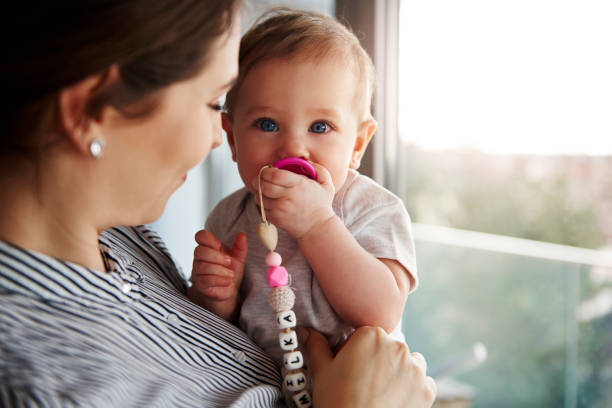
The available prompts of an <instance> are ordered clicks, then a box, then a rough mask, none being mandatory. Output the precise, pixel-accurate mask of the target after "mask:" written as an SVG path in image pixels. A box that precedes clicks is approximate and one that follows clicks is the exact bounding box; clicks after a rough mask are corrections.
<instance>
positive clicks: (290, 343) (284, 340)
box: [278, 330, 298, 351]
mask: <svg viewBox="0 0 612 408" xmlns="http://www.w3.org/2000/svg"><path fill="white" fill-rule="evenodd" d="M278 341H279V342H280V346H281V348H282V349H283V350H285V351H289V350H295V349H296V348H297V346H298V339H297V335H296V334H295V332H294V331H293V330H290V331H289V332H288V333H285V332H280V333H279V334H278Z"/></svg>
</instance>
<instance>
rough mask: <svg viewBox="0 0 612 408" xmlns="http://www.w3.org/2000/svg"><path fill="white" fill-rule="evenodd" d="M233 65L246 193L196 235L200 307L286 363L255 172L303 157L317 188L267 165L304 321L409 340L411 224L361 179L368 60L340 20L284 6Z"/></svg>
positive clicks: (238, 154) (236, 149)
mask: <svg viewBox="0 0 612 408" xmlns="http://www.w3.org/2000/svg"><path fill="white" fill-rule="evenodd" d="M239 63H240V69H239V76H238V79H237V83H236V85H235V86H234V87H233V88H232V90H231V91H230V92H229V94H228V95H227V98H226V102H225V107H224V108H225V109H224V111H225V112H224V114H223V116H222V119H223V128H224V129H225V131H226V133H227V138H228V142H229V145H230V147H231V150H232V158H233V160H234V161H236V162H237V164H238V170H239V172H240V176H241V178H242V180H243V181H244V184H245V187H244V188H242V189H240V190H238V191H236V192H234V193H233V194H231V195H230V196H228V197H226V198H224V199H223V200H222V201H221V202H220V203H219V204H218V205H217V207H216V208H215V209H214V210H213V211H212V213H211V214H210V216H209V218H208V220H207V222H206V230H204V231H200V232H198V234H197V235H196V240H197V242H198V244H199V245H198V247H197V248H196V251H195V259H194V267H193V273H192V281H193V287H192V288H191V290H192V292H193V293H195V294H196V295H197V300H198V303H200V304H201V305H203V306H204V307H206V308H208V309H209V310H211V311H213V312H214V313H216V314H218V315H219V316H221V317H222V318H224V319H227V320H230V321H234V322H236V323H237V324H239V326H240V327H241V328H242V329H243V330H245V331H246V332H247V334H249V336H251V338H253V339H254V340H255V341H256V342H257V343H258V344H259V345H260V346H261V347H262V348H263V349H264V350H265V351H267V352H268V353H269V354H270V355H272V356H273V357H274V358H275V359H276V361H277V362H279V364H280V362H281V358H282V354H283V350H281V349H280V347H279V344H278V342H279V340H278V339H279V338H278V327H277V323H276V320H275V313H274V311H273V310H272V309H271V308H270V306H269V305H268V301H267V298H268V293H269V291H270V288H269V286H268V284H267V283H266V261H265V257H266V255H267V253H268V250H267V249H265V248H264V246H263V245H262V243H261V242H260V241H259V240H258V238H257V233H256V229H257V226H258V224H260V223H261V215H260V209H259V207H258V205H259V191H258V174H259V171H260V169H261V168H262V167H264V166H266V165H270V164H273V163H275V162H277V161H278V160H280V159H283V158H287V157H297V158H302V159H305V160H307V161H308V162H310V163H311V164H312V166H313V167H314V169H315V170H316V173H317V179H316V181H315V180H313V179H310V178H308V177H305V176H304V175H299V174H295V173H293V172H290V171H287V170H281V169H276V168H267V169H265V170H263V171H262V173H261V191H262V196H263V206H264V209H265V213H266V216H267V218H268V220H269V221H270V222H272V223H273V224H274V225H276V227H278V230H279V231H278V246H277V247H276V252H278V253H279V254H280V255H281V256H282V260H283V266H284V267H285V268H286V269H287V271H288V272H289V274H290V275H291V282H290V285H291V287H292V288H293V289H294V291H295V294H296V299H295V306H294V307H293V310H294V312H295V314H296V317H297V322H298V324H299V325H301V326H305V327H313V328H315V329H317V330H318V331H320V332H322V333H323V334H325V335H326V336H327V338H328V340H329V342H330V345H331V346H332V347H334V346H337V345H338V344H339V343H340V342H342V341H343V340H344V339H345V338H346V337H347V336H348V335H349V334H350V333H351V331H352V330H353V327H358V326H365V325H367V326H379V327H382V328H383V329H384V330H386V331H387V332H388V333H390V334H392V335H393V336H396V337H397V338H398V339H403V336H402V333H401V329H400V326H401V317H402V311H403V309H404V304H405V301H406V298H407V296H408V294H409V293H410V292H411V291H412V290H414V289H415V287H416V285H417V274H416V263H415V254H414V243H413V238H412V234H411V226H410V218H409V216H408V213H407V212H406V210H405V208H404V205H403V203H402V202H401V200H400V199H399V198H398V197H396V196H395V195H393V194H392V193H391V192H389V191H387V190H385V189H384V188H383V187H381V186H379V185H377V184H376V183H375V182H374V181H372V180H371V179H369V178H367V177H365V176H362V175H360V174H359V173H358V172H357V171H356V169H357V168H358V167H359V164H360V160H361V158H362V157H363V154H364V152H365V150H366V148H367V146H368V143H369V141H370V138H371V137H372V135H373V133H374V131H375V130H376V122H375V121H374V119H373V118H372V116H371V114H370V103H371V99H372V93H373V86H374V67H373V64H372V61H371V60H370V58H369V57H368V55H367V54H366V52H365V51H364V50H363V49H362V47H361V46H360V44H359V41H358V39H357V38H356V37H355V36H354V35H353V34H352V33H351V32H350V31H349V30H348V29H347V28H346V27H344V26H343V25H342V24H340V23H339V22H337V21H336V20H334V19H333V18H330V17H326V16H323V15H319V14H315V13H309V12H301V11H299V12H298V11H291V10H281V11H278V10H277V11H275V12H274V13H272V14H270V15H268V16H267V18H266V19H264V20H263V21H261V20H260V22H259V23H258V24H257V25H256V26H255V27H253V28H252V29H251V30H250V31H249V32H247V33H246V34H245V36H244V37H243V39H242V42H241V46H240V61H239ZM247 248H248V250H247Z"/></svg>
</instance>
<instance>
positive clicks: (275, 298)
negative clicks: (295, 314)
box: [268, 286, 295, 312]
mask: <svg viewBox="0 0 612 408" xmlns="http://www.w3.org/2000/svg"><path fill="white" fill-rule="evenodd" d="M268 303H269V304H270V307H272V309H273V310H274V311H275V312H284V311H286V310H291V309H292V308H293V305H294V303H295V294H294V293H293V291H292V290H291V288H290V287H289V286H278V287H276V288H274V289H272V290H271V291H270V294H269V295H268Z"/></svg>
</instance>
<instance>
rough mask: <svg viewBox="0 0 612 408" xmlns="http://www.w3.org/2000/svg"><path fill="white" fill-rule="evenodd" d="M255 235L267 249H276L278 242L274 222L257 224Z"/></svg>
mask: <svg viewBox="0 0 612 408" xmlns="http://www.w3.org/2000/svg"><path fill="white" fill-rule="evenodd" d="M257 235H258V236H259V240H260V241H261V243H262V244H263V246H265V247H266V248H267V249H268V251H274V250H275V249H276V244H278V231H277V230H276V227H275V226H274V224H271V223H267V224H266V223H265V222H262V223H261V224H259V225H258V226H257Z"/></svg>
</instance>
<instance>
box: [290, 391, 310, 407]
mask: <svg viewBox="0 0 612 408" xmlns="http://www.w3.org/2000/svg"><path fill="white" fill-rule="evenodd" d="M292 399H293V403H294V404H295V405H296V406H297V407H299V408H307V407H311V406H312V398H310V394H309V393H308V391H306V390H304V391H301V392H299V393H297V394H295V395H294V396H293V397H292Z"/></svg>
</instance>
